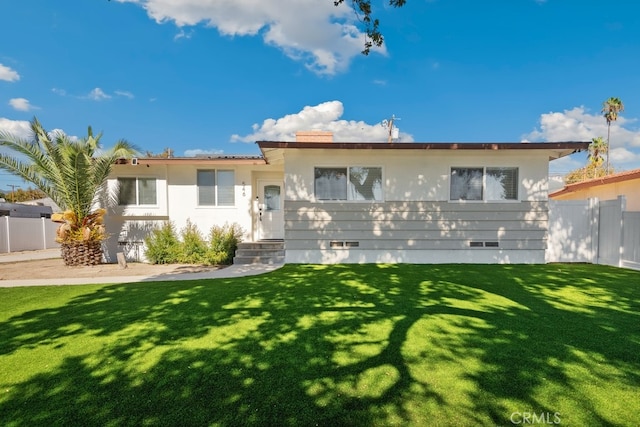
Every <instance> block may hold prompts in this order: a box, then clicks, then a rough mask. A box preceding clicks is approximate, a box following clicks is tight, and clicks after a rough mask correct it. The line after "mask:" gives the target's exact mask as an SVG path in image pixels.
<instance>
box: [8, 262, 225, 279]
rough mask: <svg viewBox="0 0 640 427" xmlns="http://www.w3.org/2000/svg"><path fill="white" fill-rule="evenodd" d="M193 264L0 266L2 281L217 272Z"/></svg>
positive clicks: (39, 264)
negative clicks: (124, 266) (123, 266)
mask: <svg viewBox="0 0 640 427" xmlns="http://www.w3.org/2000/svg"><path fill="white" fill-rule="evenodd" d="M219 268H220V267H207V266H201V265H190V264H169V265H152V264H144V263H138V262H133V263H131V262H130V263H128V264H127V268H120V266H119V265H118V264H100V265H95V266H92V267H80V266H78V267H67V266H66V265H64V262H62V259H61V258H54V259H43V260H34V261H18V262H10V263H9V262H6V263H1V264H0V280H23V279H68V278H76V277H79V278H82V277H118V276H157V275H161V274H176V273H200V272H206V271H212V270H217V269H219Z"/></svg>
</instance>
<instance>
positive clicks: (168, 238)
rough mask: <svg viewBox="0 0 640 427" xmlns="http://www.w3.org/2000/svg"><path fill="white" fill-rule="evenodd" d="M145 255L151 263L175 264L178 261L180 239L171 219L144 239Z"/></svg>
mask: <svg viewBox="0 0 640 427" xmlns="http://www.w3.org/2000/svg"><path fill="white" fill-rule="evenodd" d="M144 243H145V246H146V247H147V249H146V251H145V256H146V258H147V260H149V262H150V263H151V264H174V263H176V262H178V253H179V251H180V246H181V245H180V241H179V240H178V236H177V235H176V231H175V227H174V226H173V224H172V223H171V222H169V221H167V222H165V223H164V224H163V225H162V227H160V228H156V229H155V230H153V231H152V232H151V234H150V235H148V236H147V237H145V239H144Z"/></svg>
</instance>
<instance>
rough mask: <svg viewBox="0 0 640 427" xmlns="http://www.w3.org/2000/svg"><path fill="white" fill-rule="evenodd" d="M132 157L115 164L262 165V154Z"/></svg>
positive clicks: (117, 161)
mask: <svg viewBox="0 0 640 427" xmlns="http://www.w3.org/2000/svg"><path fill="white" fill-rule="evenodd" d="M134 159H135V160H134ZM134 159H118V160H116V164H117V165H128V164H133V163H132V162H133V161H135V162H136V164H138V165H167V164H171V165H225V164H234V165H264V164H266V161H265V159H264V157H262V156H206V157H205V156H198V157H168V158H167V157H135V158H134Z"/></svg>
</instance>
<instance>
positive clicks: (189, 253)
mask: <svg viewBox="0 0 640 427" xmlns="http://www.w3.org/2000/svg"><path fill="white" fill-rule="evenodd" d="M181 237H182V243H181V245H180V253H179V255H178V262H181V263H184V264H207V261H206V260H207V256H206V255H207V243H206V242H205V241H204V239H203V238H202V235H201V234H200V231H199V230H198V227H197V226H196V225H195V224H193V223H192V222H191V220H187V225H186V226H185V227H184V228H183V229H182V233H181Z"/></svg>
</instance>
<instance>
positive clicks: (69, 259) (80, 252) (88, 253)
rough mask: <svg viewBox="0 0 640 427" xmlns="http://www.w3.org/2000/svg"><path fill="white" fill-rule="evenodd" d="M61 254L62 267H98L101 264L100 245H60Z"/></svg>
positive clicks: (90, 243) (79, 243) (93, 243)
mask: <svg viewBox="0 0 640 427" xmlns="http://www.w3.org/2000/svg"><path fill="white" fill-rule="evenodd" d="M61 254H62V260H63V261H64V265H67V266H75V265H98V264H100V263H101V262H102V243H100V242H95V241H94V242H74V243H62V245H61Z"/></svg>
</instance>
